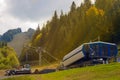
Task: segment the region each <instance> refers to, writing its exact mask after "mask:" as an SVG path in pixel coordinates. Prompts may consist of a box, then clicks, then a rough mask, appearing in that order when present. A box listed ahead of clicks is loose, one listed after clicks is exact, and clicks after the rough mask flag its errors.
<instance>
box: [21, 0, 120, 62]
mask: <svg viewBox="0 0 120 80" xmlns="http://www.w3.org/2000/svg"><path fill="white" fill-rule="evenodd" d="M96 40H101V41H107V42H114V43H119V42H120V0H96V2H95V4H91V2H90V1H89V0H84V3H82V4H81V6H79V7H76V4H75V3H74V2H73V3H72V5H71V7H70V11H69V12H68V13H67V14H65V13H64V12H63V11H61V14H60V16H59V15H58V14H57V11H55V12H54V15H53V17H52V19H51V20H49V21H47V24H46V25H44V26H43V28H42V30H40V29H39V28H38V29H37V30H36V33H35V34H34V36H33V39H32V40H31V42H30V43H29V45H31V46H34V47H38V46H39V47H42V48H44V49H46V50H47V51H48V52H49V53H51V54H52V55H53V56H55V57H57V58H59V59H61V58H62V57H63V56H64V55H65V54H67V53H68V52H70V51H71V50H73V49H75V48H76V47H78V46H79V45H81V44H82V43H84V42H90V41H96ZM30 50H31V51H32V49H30V48H29V50H25V49H24V50H23V54H22V58H21V60H24V59H25V57H24V55H25V53H26V52H27V51H30ZM32 52H33V54H34V58H33V56H31V58H30V59H32V60H34V59H38V57H37V55H38V54H36V53H35V52H34V51H32ZM35 55H36V57H35ZM43 56H45V57H47V59H49V58H48V56H46V55H45V54H43Z"/></svg>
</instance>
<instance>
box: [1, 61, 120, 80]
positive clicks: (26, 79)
mask: <svg viewBox="0 0 120 80" xmlns="http://www.w3.org/2000/svg"><path fill="white" fill-rule="evenodd" d="M119 74H120V64H119V63H112V64H107V65H96V66H90V67H83V68H76V69H71V70H65V71H60V72H55V73H50V74H43V75H26V76H20V77H13V78H8V79H3V80H83V79H84V80H120V76H119Z"/></svg>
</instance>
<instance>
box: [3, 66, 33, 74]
mask: <svg viewBox="0 0 120 80" xmlns="http://www.w3.org/2000/svg"><path fill="white" fill-rule="evenodd" d="M18 74H31V68H30V65H29V64H25V65H23V66H19V67H18V68H15V69H11V70H7V71H6V74H5V75H7V76H10V75H18Z"/></svg>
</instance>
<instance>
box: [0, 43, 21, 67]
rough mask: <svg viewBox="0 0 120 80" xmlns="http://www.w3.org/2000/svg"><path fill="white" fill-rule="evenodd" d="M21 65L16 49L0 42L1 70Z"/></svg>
mask: <svg viewBox="0 0 120 80" xmlns="http://www.w3.org/2000/svg"><path fill="white" fill-rule="evenodd" d="M18 65H19V61H18V58H17V56H16V52H15V51H14V49H12V48H10V47H8V46H7V44H6V43H3V42H0V69H6V68H12V67H15V66H18Z"/></svg>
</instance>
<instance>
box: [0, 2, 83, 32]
mask: <svg viewBox="0 0 120 80" xmlns="http://www.w3.org/2000/svg"><path fill="white" fill-rule="evenodd" d="M73 1H75V3H76V5H77V6H80V4H81V2H83V0H0V28H1V30H0V34H3V33H4V32H6V31H7V30H8V29H14V28H18V27H20V28H22V31H26V30H27V29H28V28H33V29H36V28H37V25H38V24H39V25H40V27H42V25H43V24H45V23H46V21H47V20H49V19H51V17H52V15H53V13H54V11H55V10H57V12H58V13H60V11H61V10H63V12H64V13H66V12H68V11H69V9H70V6H71V4H72V2H73Z"/></svg>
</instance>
